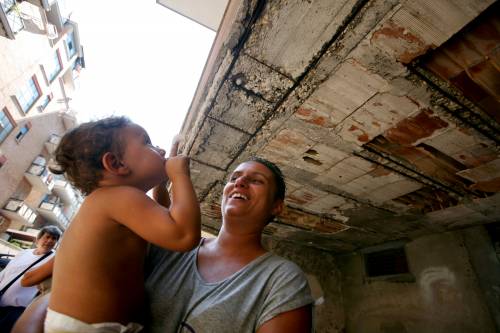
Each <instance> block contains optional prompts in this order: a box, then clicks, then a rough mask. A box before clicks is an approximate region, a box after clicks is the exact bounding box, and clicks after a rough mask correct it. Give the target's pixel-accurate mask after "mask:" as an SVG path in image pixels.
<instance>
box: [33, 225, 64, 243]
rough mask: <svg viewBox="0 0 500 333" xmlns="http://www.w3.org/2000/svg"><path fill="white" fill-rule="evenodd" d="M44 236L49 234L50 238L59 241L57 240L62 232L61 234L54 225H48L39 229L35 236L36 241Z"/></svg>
mask: <svg viewBox="0 0 500 333" xmlns="http://www.w3.org/2000/svg"><path fill="white" fill-rule="evenodd" d="M45 234H49V235H51V236H52V237H54V238H55V239H56V240H59V238H61V235H62V232H61V229H59V228H58V227H56V226H55V225H48V226H45V227H43V228H42V229H40V231H39V232H38V235H37V236H36V240H39V239H40V238H42V237H43V235H45Z"/></svg>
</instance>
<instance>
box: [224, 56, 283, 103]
mask: <svg viewBox="0 0 500 333" xmlns="http://www.w3.org/2000/svg"><path fill="white" fill-rule="evenodd" d="M229 80H231V81H232V82H233V84H234V85H235V86H238V87H241V88H243V89H245V90H247V91H250V92H251V93H252V94H254V95H256V96H260V97H261V98H262V99H264V100H266V101H268V102H269V103H277V102H278V101H280V100H281V99H282V98H283V96H284V95H285V93H286V92H287V91H288V89H290V88H291V87H292V85H293V81H292V80H290V79H289V78H287V77H286V76H284V75H283V74H281V73H280V72H278V71H275V70H273V69H272V68H271V67H269V66H266V65H264V64H262V63H261V62H258V61H256V60H254V59H253V58H251V57H249V56H246V55H244V54H242V55H240V56H239V57H238V60H237V61H236V64H235V65H234V67H233V69H232V70H231V74H230V77H229Z"/></svg>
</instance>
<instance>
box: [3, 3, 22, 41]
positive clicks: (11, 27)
mask: <svg viewBox="0 0 500 333" xmlns="http://www.w3.org/2000/svg"><path fill="white" fill-rule="evenodd" d="M0 21H1V22H2V25H3V26H4V30H5V32H6V37H8V38H10V39H14V34H16V33H18V32H19V31H21V30H23V29H24V23H23V20H22V18H21V11H20V10H19V5H18V4H17V3H16V0H0Z"/></svg>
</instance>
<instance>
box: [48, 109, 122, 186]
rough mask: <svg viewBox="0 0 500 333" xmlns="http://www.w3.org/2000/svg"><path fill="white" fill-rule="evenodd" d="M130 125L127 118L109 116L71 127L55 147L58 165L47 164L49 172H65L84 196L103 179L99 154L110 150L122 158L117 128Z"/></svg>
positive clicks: (118, 129) (100, 155)
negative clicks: (49, 165)
mask: <svg viewBox="0 0 500 333" xmlns="http://www.w3.org/2000/svg"><path fill="white" fill-rule="evenodd" d="M131 124H132V122H131V121H130V119H128V118H127V117H108V118H104V119H101V120H97V121H90V122H87V123H83V124H81V125H79V126H77V127H75V128H73V129H71V130H70V131H69V132H67V133H66V134H65V135H64V136H63V137H62V139H61V142H60V143H59V145H58V146H57V149H56V151H55V161H56V163H57V166H56V167H50V168H49V169H50V171H52V172H53V173H55V174H65V175H66V178H68V179H69V181H70V182H71V183H72V184H73V185H74V186H75V187H76V188H78V189H79V190H80V191H81V192H82V193H83V194H84V195H88V194H90V193H91V192H92V191H93V190H95V189H96V188H97V187H98V183H99V181H100V180H101V178H102V171H103V170H104V167H103V164H102V156H103V155H104V154H105V153H107V152H111V153H114V154H116V155H117V156H118V157H121V155H122V153H123V149H125V147H123V145H122V144H121V140H120V131H121V129H123V128H125V127H127V126H129V125H131Z"/></svg>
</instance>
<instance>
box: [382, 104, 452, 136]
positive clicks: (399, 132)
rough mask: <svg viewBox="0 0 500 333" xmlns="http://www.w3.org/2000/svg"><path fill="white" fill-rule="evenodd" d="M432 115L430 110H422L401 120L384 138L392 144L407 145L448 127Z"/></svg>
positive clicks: (444, 122)
mask: <svg viewBox="0 0 500 333" xmlns="http://www.w3.org/2000/svg"><path fill="white" fill-rule="evenodd" d="M432 113H433V112H432V111H431V110H423V111H422V112H420V113H419V114H417V115H416V116H414V117H410V118H406V119H403V120H402V121H400V122H399V123H398V124H397V125H396V126H395V127H393V128H391V129H389V130H388V131H387V132H386V133H385V134H384V136H385V137H386V138H387V140H389V141H390V142H392V143H399V144H402V145H409V144H413V143H415V142H417V141H418V140H420V139H423V138H426V137H429V136H431V135H432V134H433V133H434V132H435V131H436V130H439V129H442V128H446V127H448V123H447V122H446V121H444V120H442V119H441V118H439V117H436V116H433V115H432Z"/></svg>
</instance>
